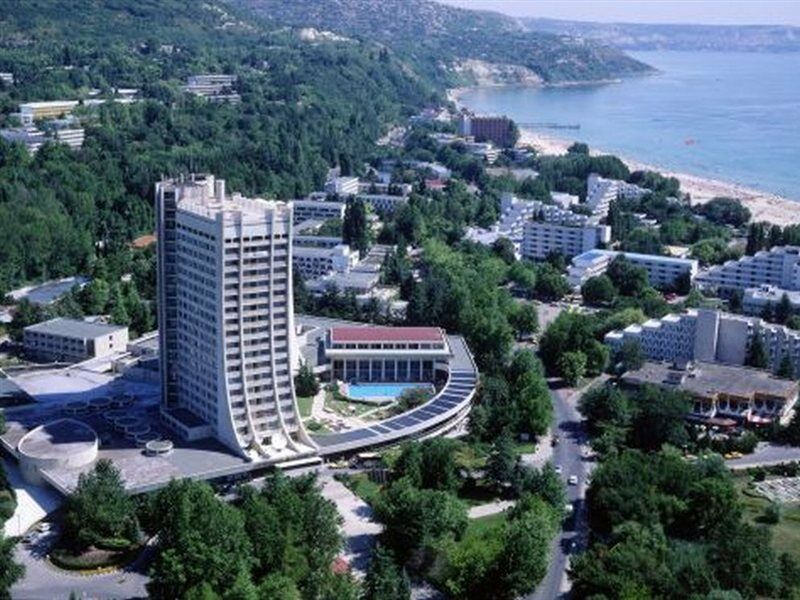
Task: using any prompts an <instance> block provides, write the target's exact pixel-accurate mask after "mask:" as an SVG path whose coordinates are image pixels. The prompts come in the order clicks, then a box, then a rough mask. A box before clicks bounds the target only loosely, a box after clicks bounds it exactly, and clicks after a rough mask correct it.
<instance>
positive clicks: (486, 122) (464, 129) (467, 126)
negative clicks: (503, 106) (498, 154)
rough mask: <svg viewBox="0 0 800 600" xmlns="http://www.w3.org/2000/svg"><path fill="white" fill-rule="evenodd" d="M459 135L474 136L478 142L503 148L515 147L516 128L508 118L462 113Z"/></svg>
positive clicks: (458, 123) (459, 120) (459, 121)
mask: <svg viewBox="0 0 800 600" xmlns="http://www.w3.org/2000/svg"><path fill="white" fill-rule="evenodd" d="M456 125H457V127H458V133H459V135H462V136H464V137H469V136H472V137H473V138H475V141H476V142H491V143H493V144H495V145H497V146H500V147H501V148H507V147H510V146H513V145H514V142H515V141H516V140H515V139H514V133H515V130H516V127H515V126H514V121H512V120H511V119H510V118H508V117H504V116H496V115H476V114H473V113H469V112H466V111H463V112H461V114H459V116H458V121H457V123H456Z"/></svg>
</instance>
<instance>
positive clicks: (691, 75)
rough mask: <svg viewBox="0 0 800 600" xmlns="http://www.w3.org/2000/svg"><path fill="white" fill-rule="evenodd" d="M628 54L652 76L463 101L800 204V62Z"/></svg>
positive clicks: (481, 93)
mask: <svg viewBox="0 0 800 600" xmlns="http://www.w3.org/2000/svg"><path fill="white" fill-rule="evenodd" d="M630 54H631V55H632V56H634V57H635V58H638V59H639V60H641V61H643V62H645V63H647V64H649V65H651V66H652V67H655V68H656V69H658V72H657V73H656V74H655V75H649V76H643V77H636V78H631V79H625V80H623V81H621V82H619V83H609V84H598V85H581V86H572V87H545V88H531V87H516V86H513V87H489V88H476V89H471V90H467V91H466V92H465V93H464V94H463V95H461V96H460V101H461V103H462V104H463V105H465V106H467V107H469V108H470V109H472V110H474V111H475V112H479V113H496V114H506V115H508V116H510V117H512V118H513V119H514V120H515V121H517V122H518V123H519V124H520V126H522V127H526V128H530V129H535V130H537V131H540V132H542V133H544V134H547V135H549V136H551V137H555V138H564V139H570V140H573V139H574V140H579V141H583V142H586V143H588V144H589V146H590V147H592V148H597V149H601V150H603V151H606V152H610V153H615V154H618V155H619V156H623V157H625V158H629V159H632V160H636V161H640V162H643V163H647V164H652V165H658V166H659V167H661V168H664V169H667V170H673V171H678V172H682V173H690V174H692V175H699V176H703V177H707V178H711V179H718V180H721V181H727V182H731V183H737V184H740V185H744V186H746V187H750V188H754V189H758V190H762V191H766V192H771V193H773V194H777V195H780V196H783V197H786V198H790V199H792V200H798V201H800V77H798V73H800V54H798V53H786V54H772V53H728V52H726V53H719V52H677V51H650V52H632V53H630ZM798 210H800V207H798Z"/></svg>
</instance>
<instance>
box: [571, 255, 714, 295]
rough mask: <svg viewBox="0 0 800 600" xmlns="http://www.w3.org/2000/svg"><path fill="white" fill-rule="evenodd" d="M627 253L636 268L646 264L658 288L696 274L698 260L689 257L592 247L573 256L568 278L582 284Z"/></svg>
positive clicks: (652, 281)
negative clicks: (594, 248)
mask: <svg viewBox="0 0 800 600" xmlns="http://www.w3.org/2000/svg"><path fill="white" fill-rule="evenodd" d="M620 255H622V256H624V257H625V258H626V259H628V261H629V262H631V263H632V264H634V265H635V266H637V267H644V268H645V269H646V270H647V276H648V279H649V281H650V284H651V285H653V286H654V287H658V288H672V287H674V286H675V285H676V284H677V283H678V282H679V280H680V278H682V277H686V276H688V277H689V281H690V282H691V281H692V279H694V277H695V275H696V274H697V268H698V262H697V261H696V260H691V259H686V258H673V257H671V256H659V255H656V254H638V253H634V252H616V251H614V250H600V249H597V250H589V251H588V252H585V253H583V254H579V255H578V256H576V257H575V258H573V259H572V264H571V265H570V267H569V269H568V274H567V279H568V281H569V283H570V285H572V286H573V287H577V288H579V287H581V286H582V285H583V284H584V283H586V281H587V280H588V279H590V278H592V277H597V276H598V275H602V274H603V273H605V272H606V269H608V265H610V264H611V261H613V260H614V259H615V258H616V257H617V256H620Z"/></svg>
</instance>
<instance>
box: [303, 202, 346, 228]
mask: <svg viewBox="0 0 800 600" xmlns="http://www.w3.org/2000/svg"><path fill="white" fill-rule="evenodd" d="M314 198H315V199H309V200H294V201H293V202H292V205H293V207H294V222H295V224H298V223H302V222H303V221H309V220H314V221H327V220H329V219H343V218H344V210H345V206H346V205H345V203H344V202H329V201H327V200H326V199H325V197H324V196H322V197H320V196H315V197H314ZM316 198H318V199H316Z"/></svg>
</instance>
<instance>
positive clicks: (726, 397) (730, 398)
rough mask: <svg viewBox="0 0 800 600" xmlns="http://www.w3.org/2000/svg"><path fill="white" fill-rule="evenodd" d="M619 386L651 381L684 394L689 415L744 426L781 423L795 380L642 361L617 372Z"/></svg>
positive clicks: (794, 397) (723, 368)
mask: <svg viewBox="0 0 800 600" xmlns="http://www.w3.org/2000/svg"><path fill="white" fill-rule="evenodd" d="M622 382H623V384H624V385H627V386H632V387H638V386H642V385H655V386H657V387H660V388H662V389H667V390H679V391H683V392H687V393H688V394H690V395H691V397H692V398H693V400H694V402H693V406H692V408H691V410H690V413H689V416H690V418H692V419H693V420H698V421H701V422H707V423H709V424H713V423H715V422H717V421H718V420H720V419H733V420H734V421H736V422H737V423H741V424H747V425H764V424H767V423H773V422H781V421H786V420H787V416H788V415H789V414H790V413H791V410H792V408H793V407H794V405H795V403H796V401H797V394H798V384H797V381H794V380H792V379H782V378H779V377H776V376H775V375H773V374H772V373H770V372H769V371H764V370H760V369H750V368H747V367H741V366H733V365H723V364H719V363H713V362H697V363H692V362H686V361H681V362H680V363H670V362H646V363H645V364H644V365H642V367H641V368H640V369H636V370H633V371H628V372H627V373H625V374H623V375H622Z"/></svg>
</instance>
